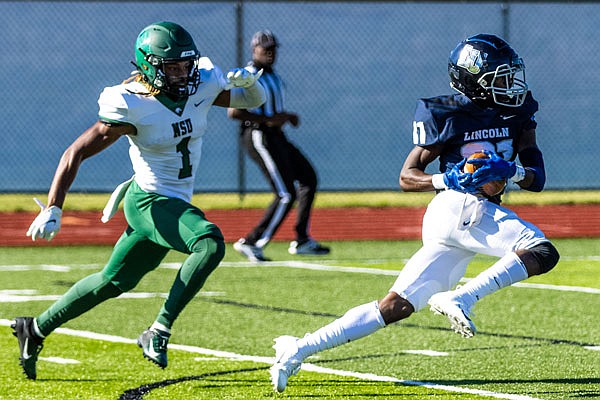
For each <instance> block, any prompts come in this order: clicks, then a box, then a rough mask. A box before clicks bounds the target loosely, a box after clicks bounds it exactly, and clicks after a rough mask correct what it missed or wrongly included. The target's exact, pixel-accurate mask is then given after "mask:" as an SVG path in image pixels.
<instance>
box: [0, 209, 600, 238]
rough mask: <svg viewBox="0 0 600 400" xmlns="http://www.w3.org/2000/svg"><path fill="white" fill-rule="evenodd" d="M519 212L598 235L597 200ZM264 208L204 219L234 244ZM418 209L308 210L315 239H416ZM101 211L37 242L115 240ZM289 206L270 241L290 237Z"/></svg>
mask: <svg viewBox="0 0 600 400" xmlns="http://www.w3.org/2000/svg"><path fill="white" fill-rule="evenodd" d="M509 208H511V209H512V210H514V211H516V212H517V213H518V214H519V216H520V217H521V218H523V219H525V220H527V221H530V222H532V223H534V224H535V225H537V226H538V227H539V228H541V229H542V231H544V232H545V234H546V236H548V237H549V238H575V237H600V204H590V205H552V206H511V207H509ZM262 212H263V210H261V209H249V210H208V211H206V216H207V218H208V219H209V220H210V221H212V222H214V223H216V224H217V225H218V226H219V227H220V228H221V230H222V231H223V234H224V235H225V240H226V241H228V242H233V241H236V240H237V239H239V238H240V237H242V236H244V234H245V233H246V232H247V231H248V230H249V229H250V228H251V227H252V226H253V225H254V224H255V223H256V222H257V221H258V220H259V218H260V216H261V215H262ZM424 213H425V208H423V207H415V208H412V207H384V208H367V207H358V208H318V209H315V210H314V211H313V216H312V219H311V233H312V236H314V237H315V238H316V239H318V240H323V241H327V240H330V241H331V240H415V239H416V240H418V239H420V237H421V219H422V217H423V214H424ZM100 215H101V213H100V212H99V211H98V212H96V211H94V212H74V211H73V212H70V211H66V212H65V213H64V215H63V224H62V229H61V231H60V233H59V234H58V235H57V236H56V237H55V238H54V240H52V241H51V242H47V241H46V240H38V241H36V242H35V245H36V246H39V245H41V246H43V245H49V244H51V245H63V246H68V245H84V244H94V245H96V244H114V243H115V242H116V240H117V239H118V238H119V236H120V235H121V233H122V232H123V230H124V229H125V226H126V222H125V218H124V216H123V213H122V212H119V213H117V215H115V217H114V218H113V219H112V220H111V221H109V222H108V223H106V224H103V223H102V222H100ZM34 218H35V214H32V213H25V212H18V213H0V227H2V229H1V230H0V246H27V245H31V244H32V241H31V239H30V238H28V237H26V236H25V232H26V231H27V228H28V227H29V224H30V223H31V221H33V219H34ZM294 218H295V211H294V210H292V212H291V213H290V215H289V216H288V218H287V219H286V221H285V222H284V223H283V225H282V227H281V228H280V230H279V232H278V233H277V235H276V236H275V238H274V240H277V241H290V240H293V239H294V234H293V221H294Z"/></svg>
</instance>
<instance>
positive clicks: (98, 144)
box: [12, 22, 265, 379]
mask: <svg viewBox="0 0 600 400" xmlns="http://www.w3.org/2000/svg"><path fill="white" fill-rule="evenodd" d="M135 59H136V65H137V71H136V72H137V73H136V74H135V75H133V76H132V77H131V78H130V79H128V80H126V81H125V82H123V83H122V84H120V85H116V86H112V87H107V88H105V89H104V91H103V92H102V94H101V95H100V98H99V100H98V104H99V106H100V109H99V120H98V121H97V122H96V123H94V124H93V125H92V126H91V127H90V128H88V129H87V130H86V131H85V132H83V134H82V135H81V136H79V137H78V138H77V139H76V140H75V141H74V142H73V143H72V144H71V145H70V146H69V147H68V148H67V150H66V151H65V152H64V154H63V156H62V158H61V160H60V163H59V165H58V168H57V170H56V173H55V176H54V179H53V181H52V185H51V187H50V191H49V193H48V202H47V205H46V206H44V205H43V204H41V203H40V204H41V206H42V210H41V212H40V214H39V215H38V216H37V217H36V218H35V220H34V221H33V223H32V224H31V226H30V228H29V231H28V232H27V235H28V236H31V238H32V239H33V240H36V239H37V238H44V239H47V240H50V239H52V238H53V237H54V235H56V233H57V232H58V231H59V229H60V221H61V215H62V210H61V209H62V206H63V203H64V200H65V196H66V194H67V192H68V190H69V187H70V186H71V184H72V183H73V181H74V179H75V176H76V175H77V170H78V169H79V166H80V165H81V163H82V161H83V160H85V159H87V158H89V157H91V156H93V155H95V154H97V153H99V152H101V151H102V150H104V149H106V148H107V147H109V146H110V145H111V144H113V143H115V142H116V141H117V140H118V139H119V138H120V137H122V136H126V137H127V139H128V141H129V144H130V149H129V155H130V158H131V163H132V165H133V169H134V173H135V175H134V176H133V178H131V179H130V180H128V181H126V182H123V183H122V184H121V185H119V186H118V187H117V189H116V190H115V192H114V193H113V195H112V196H111V199H110V200H109V204H108V205H107V207H106V208H105V212H104V216H103V218H102V220H103V221H104V222H106V221H107V220H108V219H110V217H111V216H112V215H113V214H114V212H115V211H116V209H117V207H118V205H119V202H120V201H121V200H122V199H124V206H123V208H124V212H125V217H126V219H127V223H128V226H127V228H126V230H125V232H124V233H123V234H122V236H121V237H120V238H119V240H118V241H117V243H116V245H115V247H114V250H113V253H112V255H111V257H110V259H109V260H108V263H107V264H106V266H105V267H104V269H103V270H102V271H100V272H97V273H95V274H92V275H89V276H87V277H85V278H83V279H82V280H80V281H79V282H77V283H75V285H73V287H71V289H69V290H68V291H67V292H66V293H65V294H64V295H63V296H62V297H61V298H60V299H59V300H57V301H56V302H55V303H54V304H53V305H51V306H50V307H49V308H48V309H47V310H46V311H44V312H43V313H41V314H40V315H38V316H37V317H35V318H33V317H17V318H15V322H14V324H13V326H12V327H13V329H14V334H15V336H17V338H18V341H19V347H20V352H21V354H20V361H21V365H22V367H23V370H24V371H25V374H26V375H27V378H30V379H35V378H36V361H37V358H38V354H39V352H40V351H41V349H42V346H43V340H44V338H45V337H46V336H48V335H49V334H50V333H52V332H53V331H54V330H55V329H56V328H58V327H59V326H61V325H63V324H64V323H65V322H67V321H69V320H71V319H73V318H75V317H77V316H79V315H81V314H83V313H84V312H86V311H88V310H90V309H92V308H93V307H95V306H96V305H98V304H100V303H101V302H103V301H105V300H107V299H110V298H113V297H117V296H119V295H120V294H121V293H123V292H127V291H129V290H131V289H133V288H134V287H135V286H136V285H137V283H138V282H139V281H140V280H141V279H142V277H143V276H144V275H145V274H147V273H148V272H150V271H152V270H154V269H155V268H156V267H158V265H159V264H160V262H161V260H162V259H163V258H164V257H165V255H166V254H167V253H168V252H169V250H171V249H174V250H177V251H180V252H182V253H185V254H188V255H189V256H188V258H187V259H186V260H185V261H184V262H183V264H182V266H181V268H180V269H179V271H178V273H177V277H176V278H175V281H174V283H173V285H172V287H171V289H170V291H169V294H168V296H167V298H166V299H165V301H164V304H163V306H162V308H161V309H160V311H159V313H158V315H157V317H156V320H155V321H154V322H153V323H152V324H151V326H150V327H149V328H148V329H147V330H145V331H144V332H143V333H142V334H141V335H140V336H139V338H138V341H137V343H138V345H139V346H140V347H141V348H142V352H143V355H144V357H146V358H148V359H149V360H150V361H152V362H154V363H155V364H156V365H158V366H159V367H161V368H165V367H166V366H167V342H168V340H169V336H170V331H171V327H172V325H173V322H174V321H175V319H176V318H177V317H178V316H179V314H180V313H181V311H182V310H183V309H184V307H185V306H186V305H187V304H188V302H189V301H190V300H191V299H192V298H193V297H194V295H196V293H197V292H198V291H199V290H200V288H202V286H203V285H204V282H205V281H206V279H207V278H208V276H209V275H210V273H211V272H212V271H213V270H214V269H215V268H216V267H217V265H218V264H219V262H220V261H221V259H222V258H223V256H224V253H225V244H224V240H223V235H222V233H221V231H220V230H219V228H218V227H217V226H216V225H214V224H213V223H211V222H209V221H208V220H207V219H206V218H205V216H204V213H203V212H202V211H201V210H200V209H199V208H197V207H195V206H193V205H192V204H190V200H191V198H192V193H193V185H194V178H195V175H196V173H197V172H198V165H199V161H200V151H201V147H202V140H203V139H202V138H203V136H204V134H205V132H206V126H207V114H208V111H209V109H210V108H211V106H213V105H214V106H219V107H225V108H227V107H234V108H252V107H257V106H260V105H261V104H262V103H264V101H265V93H264V89H263V88H262V86H261V85H260V84H259V83H257V82H256V81H257V79H258V78H259V77H260V71H259V72H257V73H253V72H250V71H248V70H246V69H242V68H238V69H234V70H232V71H229V73H228V74H227V76H224V74H223V73H222V72H221V70H220V69H219V68H218V67H217V66H215V65H213V64H212V63H211V61H210V60H209V59H208V58H206V57H201V56H200V53H199V51H198V49H197V48H196V45H195V44H194V41H193V39H192V37H191V35H190V34H189V33H188V32H187V31H186V30H185V29H184V28H182V27H181V26H179V25H177V24H175V23H172V22H158V23H155V24H151V25H149V26H147V27H146V28H144V29H143V30H142V31H141V33H140V34H139V36H138V38H137V41H136V43H135Z"/></svg>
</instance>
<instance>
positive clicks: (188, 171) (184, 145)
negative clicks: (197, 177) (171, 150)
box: [175, 136, 192, 179]
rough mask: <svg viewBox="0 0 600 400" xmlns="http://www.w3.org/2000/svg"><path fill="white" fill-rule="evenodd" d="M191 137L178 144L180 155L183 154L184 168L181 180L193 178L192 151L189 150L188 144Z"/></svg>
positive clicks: (180, 172) (180, 173) (180, 176)
mask: <svg viewBox="0 0 600 400" xmlns="http://www.w3.org/2000/svg"><path fill="white" fill-rule="evenodd" d="M189 142H190V137H189V136H188V137H186V138H183V139H182V140H181V142H179V143H177V147H175V148H176V149H177V152H178V153H181V165H182V168H181V169H180V170H179V179H183V178H189V177H190V176H192V164H190V150H189V149H188V143H189Z"/></svg>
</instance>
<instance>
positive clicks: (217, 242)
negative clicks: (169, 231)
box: [191, 236, 225, 264]
mask: <svg viewBox="0 0 600 400" xmlns="http://www.w3.org/2000/svg"><path fill="white" fill-rule="evenodd" d="M191 250H192V253H208V254H209V255H210V258H211V259H212V260H213V262H216V263H217V264H218V263H219V262H221V260H222V259H223V257H225V241H224V240H223V238H220V237H216V236H204V237H202V238H200V239H198V240H197V241H196V243H194V245H193V246H192V248H191Z"/></svg>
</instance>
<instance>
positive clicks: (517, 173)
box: [510, 165, 525, 183]
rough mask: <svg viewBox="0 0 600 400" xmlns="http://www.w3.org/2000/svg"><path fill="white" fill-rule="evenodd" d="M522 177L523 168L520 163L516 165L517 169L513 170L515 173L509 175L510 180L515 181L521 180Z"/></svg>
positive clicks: (523, 174)
mask: <svg viewBox="0 0 600 400" xmlns="http://www.w3.org/2000/svg"><path fill="white" fill-rule="evenodd" d="M523 179H525V168H523V167H522V166H521V165H517V170H516V171H515V174H514V175H513V176H511V177H510V180H511V181H513V182H515V183H517V182H521V181H522V180H523Z"/></svg>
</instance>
